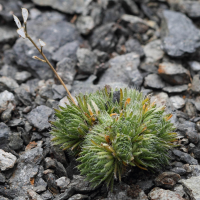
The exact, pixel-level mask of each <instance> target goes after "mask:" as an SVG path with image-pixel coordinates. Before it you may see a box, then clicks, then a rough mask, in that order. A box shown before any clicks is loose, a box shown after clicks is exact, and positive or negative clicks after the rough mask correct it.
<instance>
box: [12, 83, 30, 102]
mask: <svg viewBox="0 0 200 200" xmlns="http://www.w3.org/2000/svg"><path fill="white" fill-rule="evenodd" d="M15 94H16V96H17V97H18V99H19V100H20V101H21V102H22V103H23V104H24V105H25V106H30V105H32V99H31V93H30V88H29V86H28V85H26V84H21V85H20V86H19V87H18V88H17V89H15Z"/></svg>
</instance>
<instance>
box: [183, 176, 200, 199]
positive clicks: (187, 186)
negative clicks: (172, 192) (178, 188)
mask: <svg viewBox="0 0 200 200" xmlns="http://www.w3.org/2000/svg"><path fill="white" fill-rule="evenodd" d="M180 182H181V183H182V185H183V188H184V190H185V192H187V194H188V195H189V196H190V198H191V199H199V198H200V190H199V184H200V176H197V177H191V178H189V179H182V180H181V181H180Z"/></svg>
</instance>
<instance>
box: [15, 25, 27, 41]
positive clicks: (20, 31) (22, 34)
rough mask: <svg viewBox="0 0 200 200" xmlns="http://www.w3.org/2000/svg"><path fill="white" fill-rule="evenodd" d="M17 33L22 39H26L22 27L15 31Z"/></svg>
mask: <svg viewBox="0 0 200 200" xmlns="http://www.w3.org/2000/svg"><path fill="white" fill-rule="evenodd" d="M17 33H18V34H19V35H20V36H21V37H22V38H24V39H25V38H26V33H25V29H24V27H21V28H19V29H17Z"/></svg>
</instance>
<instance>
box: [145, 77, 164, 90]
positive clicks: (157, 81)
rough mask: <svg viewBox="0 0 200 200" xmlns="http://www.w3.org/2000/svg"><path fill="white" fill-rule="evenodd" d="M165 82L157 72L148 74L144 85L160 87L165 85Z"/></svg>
mask: <svg viewBox="0 0 200 200" xmlns="http://www.w3.org/2000/svg"><path fill="white" fill-rule="evenodd" d="M165 85H166V84H165V82H164V81H163V80H162V79H161V78H160V76H158V75H157V74H149V75H148V76H146V77H145V81H144V86H145V87H148V88H153V89H162V88H164V87H165Z"/></svg>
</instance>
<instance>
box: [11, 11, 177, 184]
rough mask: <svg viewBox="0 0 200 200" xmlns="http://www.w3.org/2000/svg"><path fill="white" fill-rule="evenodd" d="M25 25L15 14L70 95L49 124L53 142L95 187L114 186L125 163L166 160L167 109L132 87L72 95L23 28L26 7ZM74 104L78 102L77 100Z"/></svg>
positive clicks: (170, 137) (153, 164)
mask: <svg viewBox="0 0 200 200" xmlns="http://www.w3.org/2000/svg"><path fill="white" fill-rule="evenodd" d="M22 16H23V20H24V26H23V27H22V25H21V22H20V21H19V19H18V18H17V17H16V16H14V20H15V22H16V24H17V26H18V28H19V29H18V30H17V32H18V34H19V35H20V36H21V37H22V38H24V39H29V40H30V42H32V44H33V45H34V46H35V47H36V48H37V50H38V52H39V53H40V54H41V56H42V57H43V59H41V58H39V57H37V56H34V57H33V58H34V59H37V60H40V61H42V62H46V63H47V64H48V65H49V66H50V67H51V69H52V70H53V72H54V73H55V75H56V76H57V78H58V80H59V81H60V82H61V84H62V85H63V87H64V88H65V89H66V91H67V93H68V99H69V103H68V104H66V106H65V107H60V110H56V116H57V120H56V121H55V122H52V125H53V127H52V131H51V133H52V135H53V136H54V138H53V141H54V142H55V144H56V145H61V147H62V148H63V149H67V150H68V151H71V152H73V153H74V156H76V157H77V160H78V161H79V163H80V164H79V165H78V169H79V170H80V172H81V174H82V175H85V176H86V179H87V180H88V181H90V182H91V184H92V186H93V187H96V186H98V185H99V184H101V183H103V182H105V183H106V184H107V186H108V187H111V188H112V187H113V183H114V179H119V180H121V177H122V175H123V174H124V172H125V171H126V169H127V167H130V166H133V167H139V168H141V169H143V170H148V169H150V168H151V169H155V168H158V167H161V166H163V165H166V164H168V160H169V156H168V150H169V149H170V148H172V147H173V142H174V141H175V140H176V133H174V132H173V131H174V129H175V128H174V127H173V124H172V123H171V122H170V120H169V119H170V118H171V117H172V115H171V114H165V113H164V111H165V107H157V106H156V104H155V103H154V102H151V100H150V98H149V97H148V96H147V97H144V96H143V95H142V93H140V92H139V91H137V90H135V89H128V88H121V89H111V88H110V87H109V86H106V87H105V88H104V89H102V90H100V91H97V92H94V93H91V94H87V95H83V94H79V95H78V96H76V100H75V99H74V98H73V97H72V95H71V94H70V92H69V90H68V89H67V87H66V85H65V84H64V83H63V81H62V79H61V78H60V76H59V75H58V74H57V72H56V71H55V69H54V68H53V66H52V65H51V63H50V62H49V61H48V59H47V58H46V56H45V55H44V53H43V51H42V49H43V47H44V46H45V45H46V44H45V43H44V42H43V41H42V40H39V43H40V48H39V47H38V46H37V45H36V44H35V43H34V41H33V40H32V39H31V37H30V36H29V35H28V32H27V18H28V10H27V9H25V8H22ZM76 102H77V103H76Z"/></svg>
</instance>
